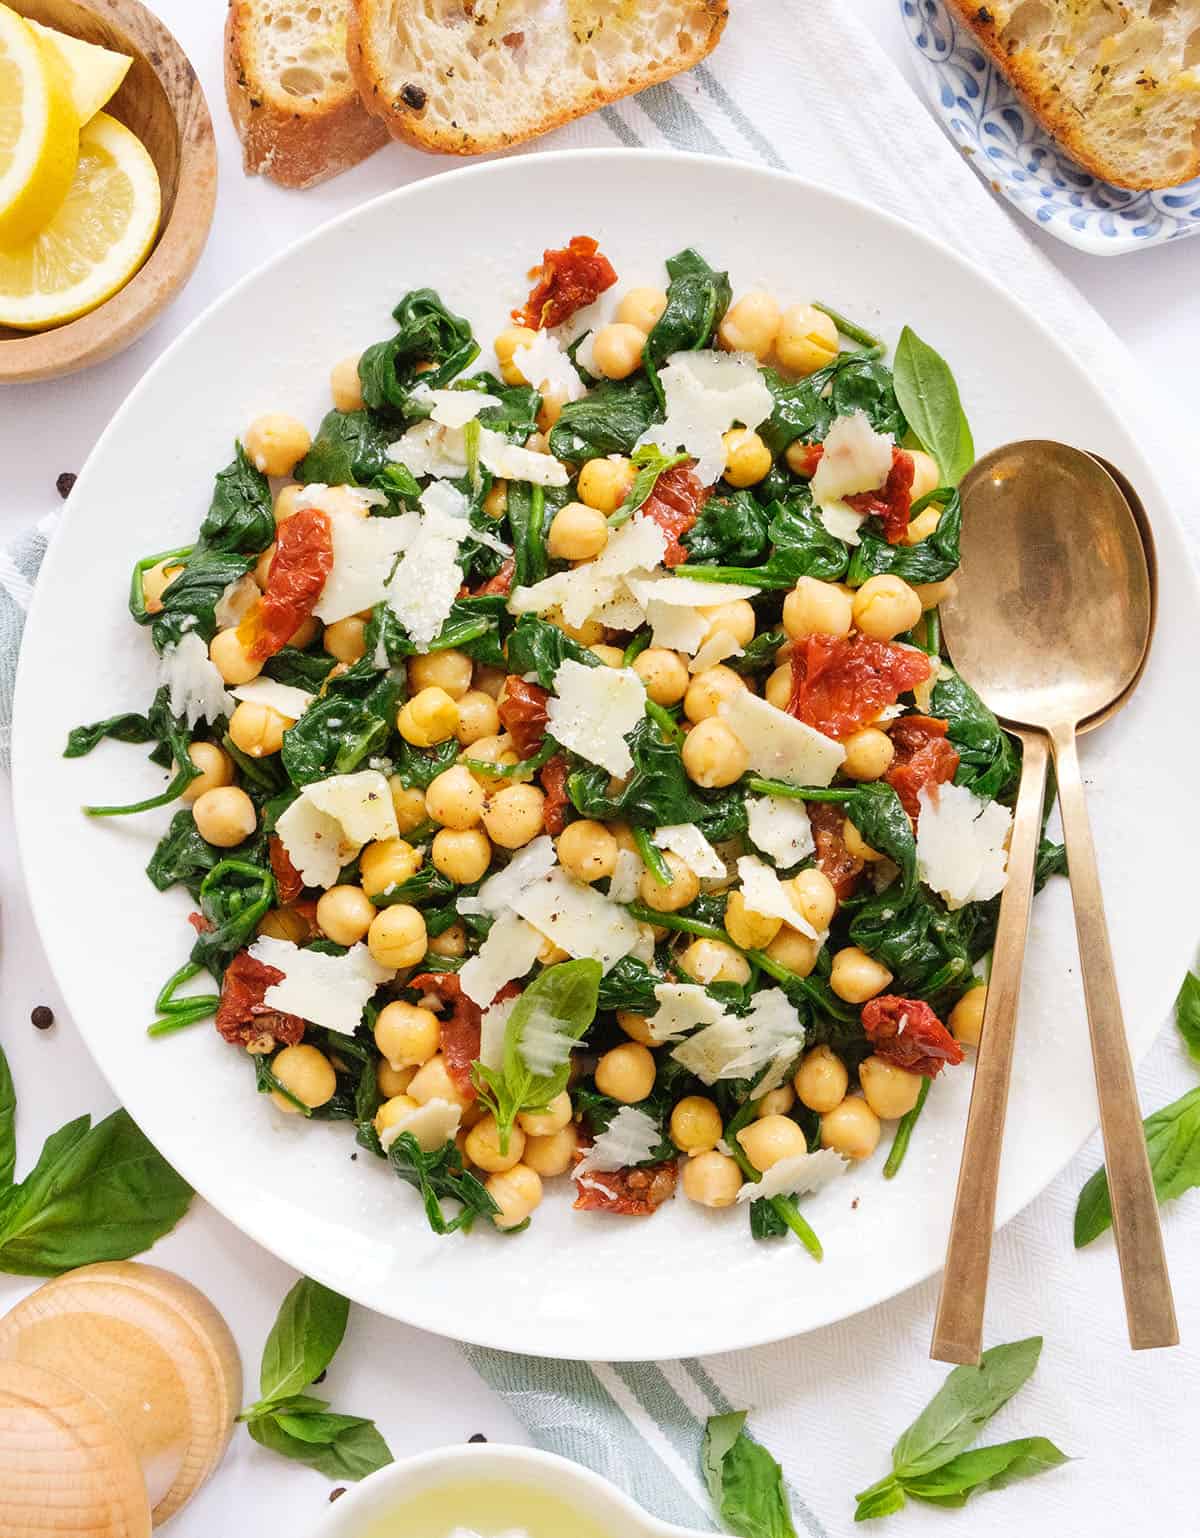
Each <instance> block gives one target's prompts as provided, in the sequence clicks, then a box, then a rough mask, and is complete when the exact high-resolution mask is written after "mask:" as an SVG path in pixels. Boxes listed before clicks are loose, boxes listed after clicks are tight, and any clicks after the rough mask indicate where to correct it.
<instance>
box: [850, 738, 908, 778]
mask: <svg viewBox="0 0 1200 1538" xmlns="http://www.w3.org/2000/svg"><path fill="white" fill-rule="evenodd" d="M842 747H844V748H845V750H846V758H845V762H844V763H843V764H842V773H843V774H845V775H847V776H848V778H850V779H852V780H880V779H882V778H883V776H884V775H885V774H886V773H887V771H888V769H889V768H890V767H891V763H892V759H893V758H895V756H896V750H895V748H894V747H893V746H892V739H891V738H890V737H889V736H888V734H887V733H886V732H881V731H880V730H879V728H878V727H877V726H864V727H863V728H862V730H861V731H857V732H851V733H850V735H849V737H846V738H844V739H843V740H842Z"/></svg>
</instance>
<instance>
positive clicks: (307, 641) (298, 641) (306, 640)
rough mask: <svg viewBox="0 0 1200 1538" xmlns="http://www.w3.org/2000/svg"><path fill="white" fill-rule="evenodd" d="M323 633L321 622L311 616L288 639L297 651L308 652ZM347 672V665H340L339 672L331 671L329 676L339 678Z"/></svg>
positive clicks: (289, 643)
mask: <svg viewBox="0 0 1200 1538" xmlns="http://www.w3.org/2000/svg"><path fill="white" fill-rule="evenodd" d="M320 633H321V622H320V620H315V619H314V618H313V617H312V615H311V614H310V615H309V616H308V618H307V619H306V620H302V621H301V622H300V624H299V626H298V627H297V628H296V629H295V630H293V631H292V633H291V635H290V636H289V637H288V645H289V646H294V647H295V648H296V650H297V651H306V650H307V649H308V648H309V647H310V646H311V645H312V643H313V642H314V641H315V640H316V639H317V637H318V636H319V635H320ZM345 671H346V668H345V664H344V663H339V664H338V666H337V672H336V673H335V672H334V670H333V669H332V668H331V669H330V674H329V676H330V677H331V678H334V677H337V676H339V675H340V674H342V673H344V672H345Z"/></svg>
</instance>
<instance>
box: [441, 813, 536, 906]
mask: <svg viewBox="0 0 1200 1538" xmlns="http://www.w3.org/2000/svg"><path fill="white" fill-rule="evenodd" d="M557 859H558V857H557V856H556V855H555V853H554V840H553V839H552V838H551V837H550V836H549V834H546V833H543V834H542V836H541V837H540V838H535V839H534V840H533V842H532V843H529V844H526V845H525V847H524V849H519V850H518V851H517V852H516V854H514V855H513V857H512V859H511V860H510V861H509V862H508V864H507V865H506V866H505V867H504V869H503V870H500V871H497V872H496V874H495V875H494V876H489V877H488V879H487V880H486V881H485V882H484V883H483V885H482V886H481V887H480V888H479V891H478V892H477V893H476V894H475V896H474V897H460V898H459V899H458V902H457V903H456V904H455V906H456V907H457V909H458V911H459V913H465V914H476V913H492V914H497V913H503V912H504V911H505V909H506V908H511V907H512V905H513V902H514V901H515V900H516V898H517V896H518V895H519V894H520V893H521V892H523V891H524V890H525V888H526V887H527V886H532V885H533V883H534V882H535V881H537V880H538V879H539V877H541V876H544V875H545V874H546V873H547V871H550V870H552V869H553V868H554V866H555V864H556V863H557Z"/></svg>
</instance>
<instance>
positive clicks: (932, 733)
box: [884, 716, 958, 823]
mask: <svg viewBox="0 0 1200 1538" xmlns="http://www.w3.org/2000/svg"><path fill="white" fill-rule="evenodd" d="M891 738H892V746H893V748H895V750H896V755H895V757H894V758H893V759H892V763H891V767H890V768H889V769H888V771H887V773H886V774H885V775H884V779H885V780H886V781H887V782H888V784H889V785H890V786H891V787H892V789H893V790H894V791H895V792H896V794H897V795H898V796H899V797H900V800H901V803H902V804H903V806H904V810H905V811H906V812H907V813H908V815H909V816H910V817H911V818H912V820H913V822H914V823H915V822H916V821H917V818H918V817H919V816H920V815H921V803H920V800H919V799H918V798H919V797H920V794H921V791H922V790H923V789H924V787H925V786H926V785H944V784H945V783H946V781H947V780H952V779H953V778H954V776H955V774H956V772H957V770H958V753H957V751H956V750H955V748H954V746H953V744H952V743H950V742H947V740H946V723H945V721H939V720H938V718H937V717H936V716H904V717H903V718H902V719H901V720H899V721H897V722H896V724H895V726H893V727H892V730H891Z"/></svg>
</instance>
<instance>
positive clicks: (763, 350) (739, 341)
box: [717, 292, 783, 363]
mask: <svg viewBox="0 0 1200 1538" xmlns="http://www.w3.org/2000/svg"><path fill="white" fill-rule="evenodd" d="M782 320H783V312H782V311H781V310H780V308H779V306H778V304H776V302H775V300H774V299H773V298H772V297H771V295H770V294H764V293H761V292H755V293H752V294H745V295H744V296H743V297H742V298H741V299H739V300H738V301H737V303H736V304H732V305H730V307H729V308H728V309H727V310H726V311H725V318H724V320H723V321H722V322H721V324H720V326H719V327H718V328H717V341H718V342H719V343H720V345H721V346H722V347H723V348H724V349H725V351H726V352H749V353H753V354H754V356H755V357H756V358H757V359H758V361H759V362H760V363H763V362H765V361H766V359H767V358H768V357H769V356H770V353H771V348H772V347H773V346H774V345H775V338H776V337H777V336H778V335H779V327H780V323H781V322H782Z"/></svg>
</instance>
